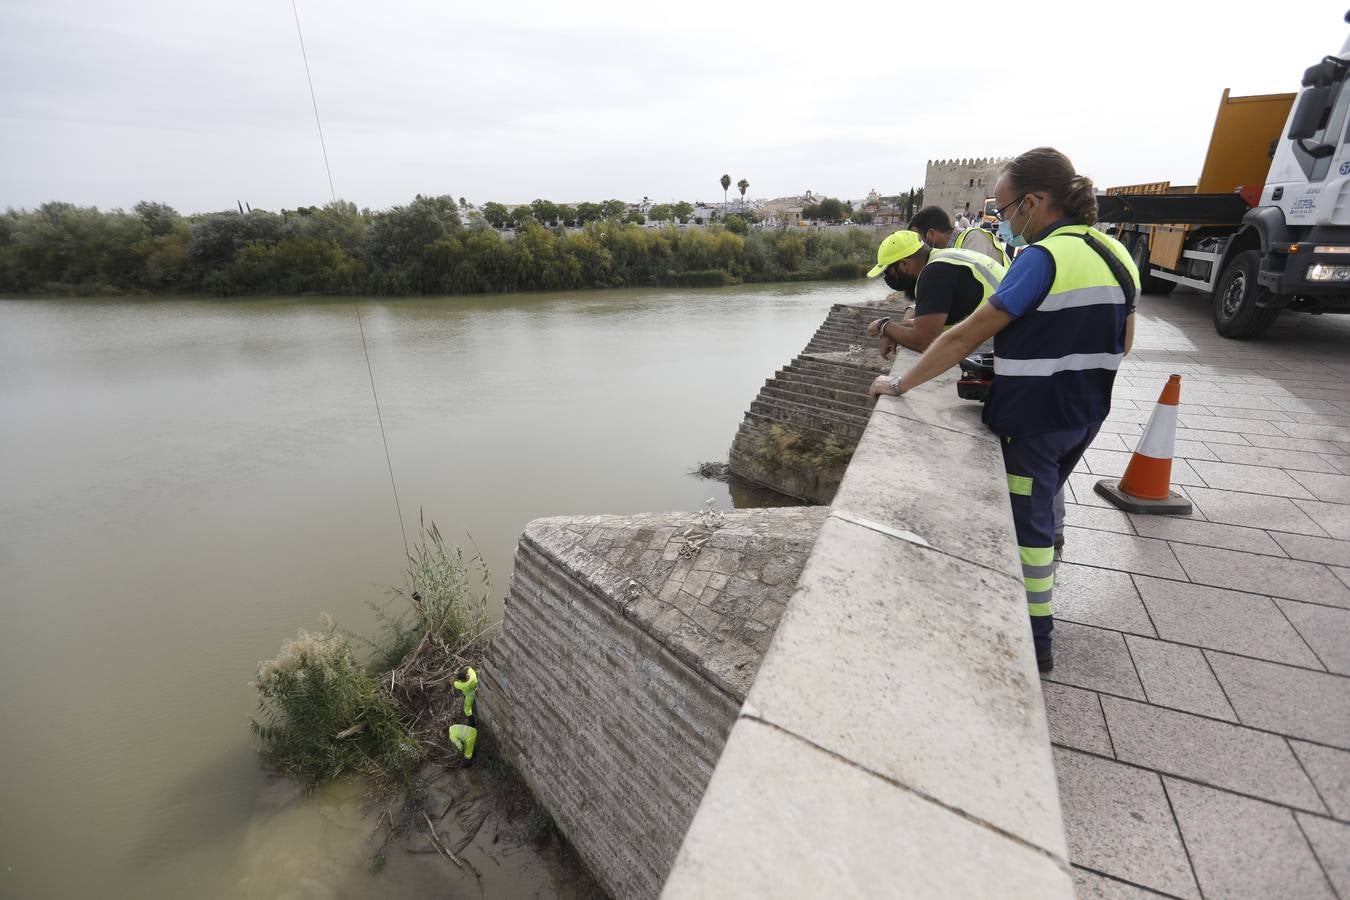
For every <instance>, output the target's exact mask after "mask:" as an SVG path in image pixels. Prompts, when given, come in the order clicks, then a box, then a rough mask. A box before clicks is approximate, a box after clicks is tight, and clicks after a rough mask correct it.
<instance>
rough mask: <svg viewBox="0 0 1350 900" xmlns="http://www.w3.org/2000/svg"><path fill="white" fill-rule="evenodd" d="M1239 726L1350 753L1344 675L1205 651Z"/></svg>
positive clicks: (1348, 701)
mask: <svg viewBox="0 0 1350 900" xmlns="http://www.w3.org/2000/svg"><path fill="white" fill-rule="evenodd" d="M1205 658H1206V659H1208V660H1209V664H1210V668H1212V669H1213V670H1214V674H1215V675H1217V676H1218V678H1219V684H1221V685H1223V691H1224V694H1225V695H1227V697H1228V700H1229V702H1231V703H1232V704H1233V709H1234V710H1236V711H1237V714H1238V720H1239V721H1241V722H1242V724H1244V725H1250V726H1251V727H1253V728H1263V729H1265V730H1267V731H1274V732H1277V733H1279V734H1284V735H1288V736H1289V737H1295V738H1302V739H1304V740H1308V741H1314V742H1317V743H1321V744H1330V745H1332V746H1334V747H1340V748H1342V749H1350V690H1347V685H1350V682H1347V681H1346V679H1345V676H1343V675H1332V674H1328V673H1324V672H1310V671H1308V670H1306V669H1295V668H1292V667H1290V666H1283V665H1280V664H1279V663H1270V662H1265V661H1263V660H1259V659H1248V658H1247V657H1245V656H1230V655H1229V654H1227V653H1218V652H1215V651H1213V650H1206V651H1205Z"/></svg>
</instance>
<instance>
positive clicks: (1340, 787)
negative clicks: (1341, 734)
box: [1289, 741, 1350, 822]
mask: <svg viewBox="0 0 1350 900" xmlns="http://www.w3.org/2000/svg"><path fill="white" fill-rule="evenodd" d="M1289 744H1290V746H1292V747H1293V748H1294V754H1295V755H1296V756H1297V757H1298V759H1299V762H1301V763H1303V768H1304V769H1305V770H1306V771H1307V773H1308V777H1309V778H1311V779H1312V783H1313V785H1314V786H1315V787H1316V788H1317V792H1318V793H1319V794H1321V795H1322V800H1323V802H1324V803H1326V805H1327V807H1328V808H1330V810H1331V814H1332V815H1333V816H1335V817H1336V818H1338V819H1343V820H1345V821H1347V822H1350V751H1346V750H1336V749H1334V748H1332V747H1323V746H1322V745H1320V744H1309V743H1306V742H1304V741H1290V742H1289Z"/></svg>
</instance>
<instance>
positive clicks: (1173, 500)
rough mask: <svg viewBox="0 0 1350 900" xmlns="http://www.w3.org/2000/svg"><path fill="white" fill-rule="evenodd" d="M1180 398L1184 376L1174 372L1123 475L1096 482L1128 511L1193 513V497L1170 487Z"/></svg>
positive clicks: (1099, 489) (1101, 489) (1100, 491)
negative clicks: (1186, 496)
mask: <svg viewBox="0 0 1350 900" xmlns="http://www.w3.org/2000/svg"><path fill="white" fill-rule="evenodd" d="M1180 402H1181V376H1180V375H1173V376H1171V377H1170V378H1168V379H1167V384H1165V385H1163V389H1162V395H1161V396H1160V397H1158V405H1157V406H1155V407H1153V415H1151V416H1149V418H1148V425H1146V426H1145V427H1144V433H1143V435H1142V436H1141V437H1140V438H1139V446H1138V447H1137V448H1135V451H1134V456H1133V457H1131V458H1130V464H1129V465H1128V466H1126V467H1125V474H1124V476H1122V477H1121V478H1120V480H1118V481H1117V480H1113V479H1110V478H1104V479H1102V480H1101V481H1099V482H1097V487H1096V491H1097V493H1099V494H1101V495H1102V496H1103V497H1105V498H1106V499H1107V500H1110V501H1111V502H1112V503H1114V504H1115V505H1116V506H1118V507H1120V508H1121V509H1123V510H1125V511H1126V512H1135V513H1171V514H1188V513H1190V511H1191V501H1189V500H1187V499H1186V498H1185V497H1183V496H1181V495H1180V494H1178V493H1177V492H1176V491H1174V490H1172V489H1171V485H1172V453H1173V451H1174V450H1175V449H1176V442H1177V404H1179V403H1180Z"/></svg>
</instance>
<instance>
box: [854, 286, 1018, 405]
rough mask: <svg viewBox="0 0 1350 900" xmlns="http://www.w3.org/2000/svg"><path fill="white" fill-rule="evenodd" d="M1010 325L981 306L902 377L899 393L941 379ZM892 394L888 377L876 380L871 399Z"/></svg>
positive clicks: (996, 312)
mask: <svg viewBox="0 0 1350 900" xmlns="http://www.w3.org/2000/svg"><path fill="white" fill-rule="evenodd" d="M1012 321H1013V317H1012V316H1010V315H1009V314H1008V313H1006V312H1004V311H1003V310H1001V309H998V308H996V307H995V306H993V305H992V304H989V303H986V304H984V305H983V306H981V307H980V308H979V309H977V310H975V312H973V313H971V314H970V315H969V316H967V317H966V319H965V320H964V321H963V322H961V324H959V325H957V326H956V327H954V328H952V329H951V330H950V331H948V332H946V333H945V334H943V335H942V336H941V337H939V338H938V339H937V340H935V341H934V342H933V343H932V345H930V346H929V348H928V349H927V350H926V351H924V354H923V356H920V357H919V361H918V362H916V363H915V364H914V365H912V366H910V368H909V371H907V372H906V373H905V374H904V375H903V376H901V378H900V393H904V392H905V391H912V390H913V389H914V388H916V387H918V386H919V385H921V384H923V383H924V382H926V381H929V380H931V379H933V378H935V377H936V376H938V375H941V374H942V373H943V372H945V371H947V370H948V369H950V368H951V367H952V366H954V365H956V364H957V363H959V362H960V361H961V360H963V359H965V358H966V357H967V356H969V355H970V354H971V353H973V352H975V350H976V348H978V347H979V346H980V345H981V344H983V343H984V342H985V341H987V340H989V339H990V338H992V337H993V336H994V335H996V334H998V333H999V332H1000V331H1002V330H1003V329H1004V328H1006V327H1007V326H1008V324H1009V323H1010V322H1012ZM895 393H896V391H895V390H894V389H893V388H892V387H891V378H890V376H889V375H881V376H878V377H877V379H876V380H875V381H873V382H872V387H871V394H872V396H874V397H876V396H880V395H881V394H895Z"/></svg>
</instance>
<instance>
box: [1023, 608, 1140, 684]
mask: <svg viewBox="0 0 1350 900" xmlns="http://www.w3.org/2000/svg"><path fill="white" fill-rule="evenodd" d="M1054 649H1055V669H1054V671H1053V672H1051V673H1050V674H1049V675H1047V676H1046V679H1045V680H1047V681H1055V682H1059V683H1061V684H1070V685H1074V686H1075V687H1081V688H1087V689H1088V690H1091V691H1104V692H1106V693H1108V694H1119V695H1120V696H1122V697H1133V698H1134V699H1136V700H1143V699H1144V688H1143V686H1142V685H1141V684H1140V683H1139V676H1138V675H1137V674H1135V671H1134V662H1133V661H1132V660H1131V659H1130V652H1129V650H1127V649H1126V647H1125V636H1124V635H1123V634H1120V633H1118V632H1115V631H1107V630H1106V629H1104V628H1093V627H1092V626H1090V625H1078V624H1075V623H1073V622H1060V621H1057V622H1055V631H1054Z"/></svg>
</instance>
